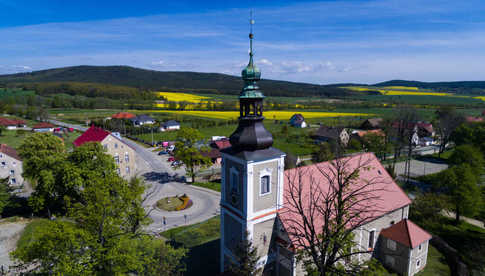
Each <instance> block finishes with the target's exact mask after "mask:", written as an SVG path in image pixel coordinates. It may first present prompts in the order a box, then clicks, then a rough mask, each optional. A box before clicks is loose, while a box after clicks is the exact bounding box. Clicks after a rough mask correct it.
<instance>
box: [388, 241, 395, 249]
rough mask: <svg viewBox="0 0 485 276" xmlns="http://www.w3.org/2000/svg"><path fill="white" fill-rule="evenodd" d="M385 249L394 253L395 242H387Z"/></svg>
mask: <svg viewBox="0 0 485 276" xmlns="http://www.w3.org/2000/svg"><path fill="white" fill-rule="evenodd" d="M387 248H389V249H390V250H393V251H395V250H396V242H395V241H393V240H387Z"/></svg>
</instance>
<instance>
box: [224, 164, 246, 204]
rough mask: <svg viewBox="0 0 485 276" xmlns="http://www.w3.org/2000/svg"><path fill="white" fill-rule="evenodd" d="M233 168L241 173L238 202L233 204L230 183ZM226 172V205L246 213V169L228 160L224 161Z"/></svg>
mask: <svg viewBox="0 0 485 276" xmlns="http://www.w3.org/2000/svg"><path fill="white" fill-rule="evenodd" d="M231 168H234V169H236V170H237V172H238V173H239V181H238V187H239V188H238V191H239V193H238V195H237V196H238V199H237V200H236V202H233V200H232V191H231V189H230V187H231V185H230V181H231ZM224 170H225V177H224V182H226V183H222V184H223V185H225V188H226V189H225V199H226V203H227V204H229V205H231V206H232V207H234V208H236V209H237V210H239V211H241V213H244V212H243V211H242V210H243V200H244V199H243V183H244V174H245V171H246V170H245V169H244V166H243V165H242V164H240V163H237V162H235V161H233V160H230V159H228V158H225V159H224Z"/></svg>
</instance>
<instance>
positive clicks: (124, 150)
mask: <svg viewBox="0 0 485 276" xmlns="http://www.w3.org/2000/svg"><path fill="white" fill-rule="evenodd" d="M101 144H102V145H103V147H105V148H106V153H108V154H109V155H111V156H113V158H114V157H115V156H116V155H118V156H119V163H118V164H116V165H117V167H118V168H119V169H120V176H121V177H123V178H125V179H129V178H131V177H133V176H135V174H136V154H135V151H134V150H133V149H132V148H131V147H130V146H128V145H126V144H125V143H124V142H122V141H121V140H119V139H117V138H115V137H113V136H112V135H108V136H106V137H105V138H104V139H103V141H101ZM125 154H128V161H126V159H125ZM127 167H128V168H129V172H127V171H126V168H127Z"/></svg>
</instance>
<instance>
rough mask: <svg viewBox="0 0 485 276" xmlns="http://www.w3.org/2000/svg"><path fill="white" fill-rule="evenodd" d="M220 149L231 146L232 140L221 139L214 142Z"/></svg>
mask: <svg viewBox="0 0 485 276" xmlns="http://www.w3.org/2000/svg"><path fill="white" fill-rule="evenodd" d="M214 144H215V145H216V147H217V149H218V150H222V149H225V148H229V147H231V142H230V141H229V139H221V140H217V141H215V142H214Z"/></svg>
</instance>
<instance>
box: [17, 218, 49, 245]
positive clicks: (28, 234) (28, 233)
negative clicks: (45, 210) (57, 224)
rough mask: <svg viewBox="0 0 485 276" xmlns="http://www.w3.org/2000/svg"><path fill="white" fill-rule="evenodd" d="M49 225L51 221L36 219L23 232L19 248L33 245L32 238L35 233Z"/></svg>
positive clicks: (18, 242) (18, 243)
mask: <svg viewBox="0 0 485 276" xmlns="http://www.w3.org/2000/svg"><path fill="white" fill-rule="evenodd" d="M48 223H50V220H48V219H34V220H32V222H31V223H29V224H27V226H25V229H24V231H23V232H22V235H21V236H20V238H19V240H18V241H17V248H22V247H24V246H27V245H28V244H29V243H31V242H32V241H33V240H32V238H33V235H34V233H35V231H36V230H37V229H39V228H40V227H43V226H45V225H47V224H48Z"/></svg>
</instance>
